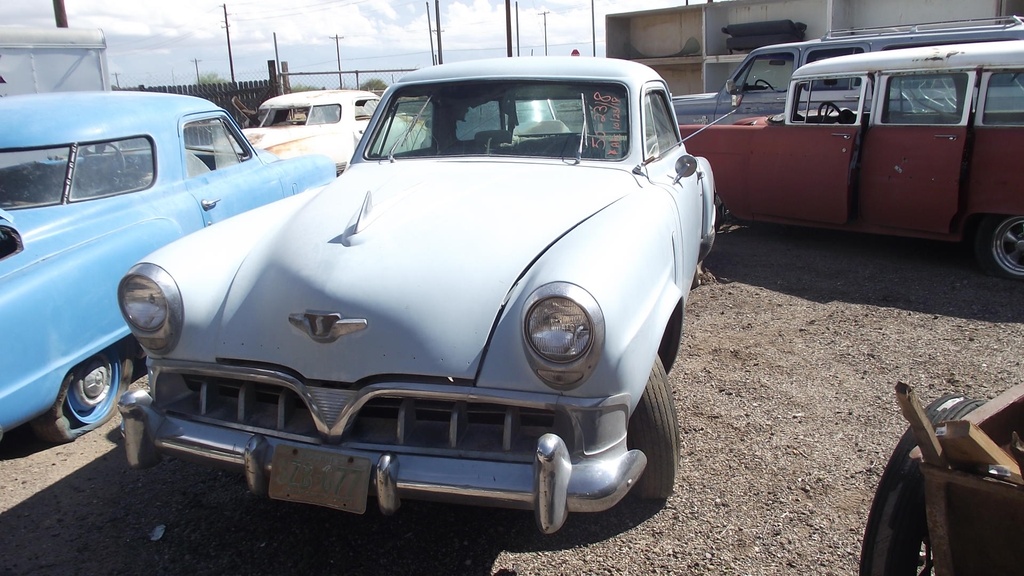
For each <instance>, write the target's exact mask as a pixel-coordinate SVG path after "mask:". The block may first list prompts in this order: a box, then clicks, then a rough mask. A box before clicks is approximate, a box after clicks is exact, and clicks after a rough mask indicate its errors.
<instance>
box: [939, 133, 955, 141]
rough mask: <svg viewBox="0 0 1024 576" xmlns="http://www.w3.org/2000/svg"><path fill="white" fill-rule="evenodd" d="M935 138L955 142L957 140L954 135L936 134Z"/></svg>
mask: <svg viewBox="0 0 1024 576" xmlns="http://www.w3.org/2000/svg"><path fill="white" fill-rule="evenodd" d="M935 137H936V138H940V139H942V140H956V139H957V136H956V134H936V135H935Z"/></svg>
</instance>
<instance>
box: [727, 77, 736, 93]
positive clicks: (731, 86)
mask: <svg viewBox="0 0 1024 576" xmlns="http://www.w3.org/2000/svg"><path fill="white" fill-rule="evenodd" d="M725 91H726V92H728V93H729V94H732V95H734V96H735V95H736V94H737V92H736V81H735V80H733V79H732V78H729V79H728V80H726V81H725Z"/></svg>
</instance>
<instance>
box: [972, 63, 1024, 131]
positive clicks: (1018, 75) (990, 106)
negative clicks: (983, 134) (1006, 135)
mask: <svg viewBox="0 0 1024 576" xmlns="http://www.w3.org/2000/svg"><path fill="white" fill-rule="evenodd" d="M981 123H982V124H984V125H986V126H1021V125H1024V71H1020V72H997V73H994V74H992V75H991V76H989V78H988V84H987V87H986V90H985V104H984V108H983V110H982V114H981Z"/></svg>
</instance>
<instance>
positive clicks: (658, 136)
mask: <svg viewBox="0 0 1024 576" xmlns="http://www.w3.org/2000/svg"><path fill="white" fill-rule="evenodd" d="M668 106H669V104H668V98H667V97H666V95H665V93H664V92H662V91H661V90H652V91H650V92H648V93H647V95H646V96H644V158H656V157H658V156H660V155H661V154H662V153H664V152H667V151H668V150H669V149H670V148H672V147H673V146H675V145H676V144H678V143H679V127H678V126H676V125H675V122H673V121H672V114H671V113H670V112H669V108H668Z"/></svg>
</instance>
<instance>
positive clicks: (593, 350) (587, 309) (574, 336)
mask: <svg viewBox="0 0 1024 576" xmlns="http://www.w3.org/2000/svg"><path fill="white" fill-rule="evenodd" d="M522 326H523V347H524V348H525V349H526V360H527V362H529V364H530V367H531V368H533V372H534V374H536V375H537V376H538V377H539V378H540V379H541V380H543V381H544V383H545V384H547V385H548V386H550V387H552V388H554V389H556V390H559V391H564V390H571V389H573V388H575V387H577V386H580V385H582V384H583V382H585V381H586V380H587V378H588V377H589V376H590V374H591V373H592V372H593V371H594V369H595V368H596V367H597V362H598V359H599V358H600V357H601V349H602V348H603V347H604V330H605V328H604V314H603V313H602V312H601V307H600V306H598V305H597V300H595V299H594V297H593V296H591V295H590V293H589V292H587V291H586V290H584V289H583V288H581V287H579V286H577V285H575V284H570V283H568V282H552V283H550V284H545V285H543V286H541V287H539V288H537V289H536V290H534V291H533V293H532V294H530V296H529V297H528V298H527V300H526V302H525V303H524V304H523V324H522Z"/></svg>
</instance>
